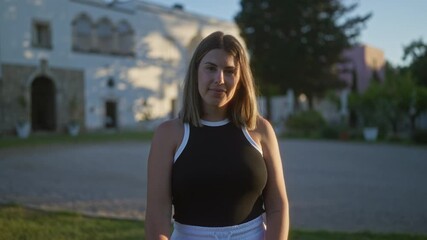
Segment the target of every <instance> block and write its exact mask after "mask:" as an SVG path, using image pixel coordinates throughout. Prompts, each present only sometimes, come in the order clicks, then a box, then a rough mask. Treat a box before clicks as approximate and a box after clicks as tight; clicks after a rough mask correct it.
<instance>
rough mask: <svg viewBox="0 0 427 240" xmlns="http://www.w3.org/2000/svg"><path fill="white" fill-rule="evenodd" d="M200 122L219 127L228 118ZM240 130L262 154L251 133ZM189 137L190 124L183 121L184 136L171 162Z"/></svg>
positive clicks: (176, 157) (243, 128) (182, 149)
mask: <svg viewBox="0 0 427 240" xmlns="http://www.w3.org/2000/svg"><path fill="white" fill-rule="evenodd" d="M200 121H201V123H202V124H203V125H205V126H209V127H220V126H224V125H225V124H227V123H229V122H230V120H228V119H224V120H221V121H217V122H212V121H206V120H200ZM242 132H243V135H245V137H246V140H248V142H249V143H250V144H251V145H252V146H253V147H254V148H255V149H256V150H258V152H259V153H261V155H263V154H262V148H261V147H260V146H259V145H258V144H257V143H256V142H255V140H254V139H253V138H252V137H251V135H250V134H249V132H248V130H247V129H246V127H244V126H242ZM189 137H190V124H189V123H184V136H183V137H182V142H181V144H180V145H179V147H178V149H177V150H176V152H175V155H174V158H173V162H174V163H175V161H176V160H177V159H178V157H179V156H180V155H181V153H182V152H183V151H184V149H185V147H186V146H187V143H188V138H189Z"/></svg>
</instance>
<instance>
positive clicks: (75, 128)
mask: <svg viewBox="0 0 427 240" xmlns="http://www.w3.org/2000/svg"><path fill="white" fill-rule="evenodd" d="M68 108H69V114H70V115H69V117H70V118H69V122H68V124H67V131H68V134H69V135H70V136H77V135H78V134H79V132H80V122H79V106H78V103H77V97H76V96H73V97H72V98H71V99H70V102H69V106H68Z"/></svg>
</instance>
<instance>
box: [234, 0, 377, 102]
mask: <svg viewBox="0 0 427 240" xmlns="http://www.w3.org/2000/svg"><path fill="white" fill-rule="evenodd" d="M240 3H241V7H242V9H241V12H239V13H238V14H237V16H236V17H235V20H236V23H237V25H238V26H239V28H240V31H241V36H242V37H243V38H244V39H245V42H246V45H247V47H248V50H249V53H250V55H251V64H252V67H253V70H254V75H255V77H256V78H257V79H258V81H259V85H260V89H261V92H262V93H263V94H264V95H266V96H267V98H268V96H269V95H271V94H272V92H273V90H276V92H278V93H285V92H286V91H287V90H288V89H293V90H294V92H295V93H296V96H298V95H299V94H301V93H304V94H305V95H306V96H307V97H308V100H309V104H310V107H311V106H312V100H313V97H314V96H317V95H322V94H323V93H324V92H326V90H328V89H331V88H338V87H342V86H343V83H342V82H341V81H339V79H338V76H337V75H338V74H337V72H336V71H335V70H334V65H335V64H336V63H338V62H340V61H342V60H343V59H341V54H342V52H343V50H344V49H346V48H348V47H350V45H351V44H353V43H354V41H355V40H356V37H357V36H358V35H359V33H360V31H361V28H362V27H363V25H364V23H365V22H366V21H367V20H368V19H369V18H370V16H371V15H370V14H367V15H365V16H353V17H346V16H347V15H348V14H349V13H351V12H352V11H353V10H354V9H355V8H356V7H357V4H352V5H350V6H344V5H343V4H342V3H341V1H340V0H323V1H312V0H241V2H240Z"/></svg>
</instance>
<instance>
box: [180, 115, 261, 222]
mask: <svg viewBox="0 0 427 240" xmlns="http://www.w3.org/2000/svg"><path fill="white" fill-rule="evenodd" d="M202 124H203V125H204V126H203V127H195V126H193V125H190V124H188V123H185V124H184V127H185V133H184V137H183V141H182V143H181V145H180V147H179V148H178V150H177V152H176V154H175V163H174V165H173V168H172V202H173V205H174V219H175V221H177V222H179V223H181V224H188V225H196V226H207V227H221V226H231V225H237V224H241V223H244V222H247V221H250V220H252V219H255V218H256V217H258V216H259V215H261V214H262V213H263V212H264V207H263V204H264V202H263V198H262V192H263V190H264V187H265V185H266V182H267V169H266V166H265V162H264V159H263V156H262V150H261V148H260V147H259V146H258V145H257V144H256V143H255V141H254V140H253V139H252V138H251V137H250V135H249V133H248V131H247V130H246V128H240V127H236V126H235V125H234V124H232V123H231V122H229V121H228V120H224V121H220V122H207V121H202Z"/></svg>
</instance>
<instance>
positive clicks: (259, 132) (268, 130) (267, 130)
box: [249, 116, 274, 144]
mask: <svg viewBox="0 0 427 240" xmlns="http://www.w3.org/2000/svg"><path fill="white" fill-rule="evenodd" d="M249 133H250V135H251V136H252V138H253V139H254V140H255V141H256V142H257V143H260V144H262V143H264V142H266V139H268V138H270V137H271V134H274V130H273V127H272V126H271V124H270V122H269V121H268V120H267V119H265V118H264V117H262V116H258V117H257V121H256V127H255V128H254V129H252V130H250V131H249ZM273 136H274V135H273Z"/></svg>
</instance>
